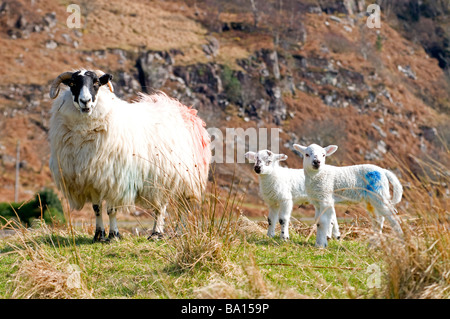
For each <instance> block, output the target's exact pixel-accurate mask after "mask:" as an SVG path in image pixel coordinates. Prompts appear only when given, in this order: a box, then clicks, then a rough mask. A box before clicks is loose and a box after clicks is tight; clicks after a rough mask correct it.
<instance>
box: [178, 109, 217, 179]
mask: <svg viewBox="0 0 450 319" xmlns="http://www.w3.org/2000/svg"><path fill="white" fill-rule="evenodd" d="M178 108H179V110H180V114H181V117H182V118H183V121H184V122H185V123H186V126H187V128H188V129H189V130H190V131H191V134H192V137H193V139H194V146H195V148H196V149H195V155H196V157H197V160H198V161H199V164H201V166H202V168H203V169H206V170H207V168H208V165H209V161H210V158H211V151H210V149H209V143H210V137H209V134H208V132H207V131H206V130H205V129H204V127H206V124H205V122H204V121H203V120H202V119H201V118H200V117H198V116H197V110H195V109H193V108H192V107H187V106H185V105H183V104H181V103H178Z"/></svg>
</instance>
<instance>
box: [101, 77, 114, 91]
mask: <svg viewBox="0 0 450 319" xmlns="http://www.w3.org/2000/svg"><path fill="white" fill-rule="evenodd" d="M112 78H113V76H112V75H111V74H108V73H105V74H103V75H102V76H101V77H99V79H98V80H99V81H100V85H105V84H108V88H109V90H110V91H111V93H114V88H113V86H112V84H111V80H112Z"/></svg>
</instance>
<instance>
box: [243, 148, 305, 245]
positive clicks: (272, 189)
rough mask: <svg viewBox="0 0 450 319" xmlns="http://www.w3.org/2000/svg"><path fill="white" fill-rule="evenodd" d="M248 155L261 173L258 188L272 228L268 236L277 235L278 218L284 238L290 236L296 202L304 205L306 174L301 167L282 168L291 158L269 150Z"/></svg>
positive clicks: (282, 237)
mask: <svg viewBox="0 0 450 319" xmlns="http://www.w3.org/2000/svg"><path fill="white" fill-rule="evenodd" d="M245 157H246V158H247V159H249V161H250V162H254V163H255V166H254V167H253V170H254V171H255V173H257V174H258V178H259V187H260V192H261V196H262V198H263V200H264V202H265V203H266V204H267V205H268V206H269V218H268V222H269V229H268V231H267V235H268V236H269V237H274V236H275V225H276V222H277V220H278V221H279V222H280V225H281V235H280V237H281V239H283V240H287V239H289V220H290V217H291V212H292V208H293V205H294V204H296V205H301V204H305V203H306V202H307V201H308V199H307V195H306V191H305V174H304V173H303V170H302V169H290V168H286V167H281V166H280V165H279V162H280V161H285V160H286V159H287V158H288V157H287V155H285V154H274V153H273V152H271V151H269V150H262V151H259V152H258V153H255V152H248V153H246V154H245Z"/></svg>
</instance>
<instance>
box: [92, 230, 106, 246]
mask: <svg viewBox="0 0 450 319" xmlns="http://www.w3.org/2000/svg"><path fill="white" fill-rule="evenodd" d="M108 241H109V239H108V238H106V234H105V230H102V229H97V230H95V234H94V239H93V240H92V242H93V243H96V242H100V243H105V242H108Z"/></svg>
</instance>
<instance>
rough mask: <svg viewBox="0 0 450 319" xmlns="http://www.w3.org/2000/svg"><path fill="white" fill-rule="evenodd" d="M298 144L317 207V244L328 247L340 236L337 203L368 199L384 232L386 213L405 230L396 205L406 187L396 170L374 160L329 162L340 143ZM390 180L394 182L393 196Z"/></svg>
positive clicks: (394, 225)
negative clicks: (341, 164)
mask: <svg viewBox="0 0 450 319" xmlns="http://www.w3.org/2000/svg"><path fill="white" fill-rule="evenodd" d="M294 148H295V149H296V150H297V151H299V152H300V153H301V154H302V155H303V169H304V172H305V187H306V193H307V194H308V198H309V200H310V202H311V203H312V204H313V205H314V208H315V210H316V213H315V218H316V222H317V238H316V246H318V247H326V246H327V245H328V241H327V239H328V238H331V236H334V237H338V236H339V227H338V224H337V222H336V223H333V221H335V220H336V211H335V209H334V204H335V203H359V202H365V204H366V207H367V210H368V211H369V212H371V213H375V215H376V218H377V224H378V227H379V232H380V233H381V231H382V228H383V222H384V218H385V217H386V218H387V219H388V220H389V222H390V223H391V225H392V228H393V229H394V230H395V231H396V232H397V233H398V234H402V229H401V227H400V224H399V221H398V220H397V217H396V216H395V213H396V210H395V208H394V205H395V204H397V203H399V202H400V200H401V198H402V193H403V188H402V185H401V184H400V181H399V180H398V178H397V177H396V176H395V175H394V174H393V173H392V172H390V171H388V170H386V169H383V168H381V167H378V166H376V165H371V164H361V165H352V166H344V167H337V166H332V165H327V164H325V158H326V157H327V156H330V155H331V154H333V153H334V152H336V150H337V149H338V147H337V146H336V145H329V146H327V147H325V148H322V147H321V146H319V145H317V144H311V145H309V146H307V147H306V146H302V145H298V144H294ZM389 183H391V184H392V186H393V196H392V198H391V196H390V192H389ZM332 224H333V225H332Z"/></svg>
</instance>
